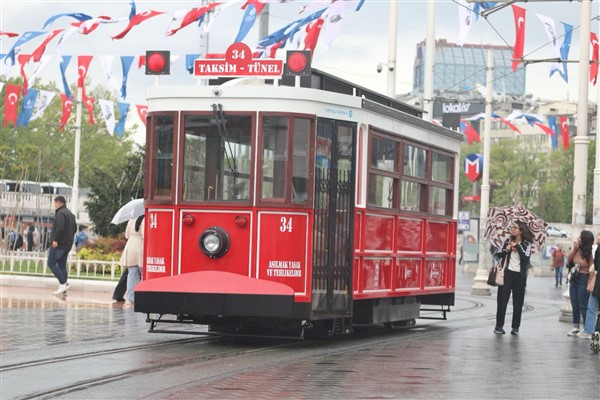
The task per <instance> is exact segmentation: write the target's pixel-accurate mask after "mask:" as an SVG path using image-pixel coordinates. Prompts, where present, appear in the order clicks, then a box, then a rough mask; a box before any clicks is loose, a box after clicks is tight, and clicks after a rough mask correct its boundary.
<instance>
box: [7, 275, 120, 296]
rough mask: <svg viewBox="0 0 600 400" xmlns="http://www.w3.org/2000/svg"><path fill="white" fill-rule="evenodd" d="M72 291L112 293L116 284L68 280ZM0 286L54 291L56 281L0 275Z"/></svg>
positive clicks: (51, 278)
mask: <svg viewBox="0 0 600 400" xmlns="http://www.w3.org/2000/svg"><path fill="white" fill-rule="evenodd" d="M69 284H70V285H71V287H72V288H73V290H76V291H79V292H95V293H112V292H113V291H114V290H115V286H117V282H112V281H111V282H106V281H92V280H86V279H70V280H69ZM0 286H14V287H30V288H42V289H56V287H57V286H58V281H57V280H56V278H54V277H48V278H46V277H37V276H20V275H3V274H0Z"/></svg>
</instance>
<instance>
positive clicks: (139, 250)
mask: <svg viewBox="0 0 600 400" xmlns="http://www.w3.org/2000/svg"><path fill="white" fill-rule="evenodd" d="M143 222H144V216H143V215H142V216H140V217H138V218H137V219H130V220H129V222H127V228H125V238H126V239H127V243H126V244H125V249H124V250H123V255H122V256H121V262H120V265H121V267H122V268H125V267H126V268H127V292H126V293H125V300H126V301H125V305H124V307H132V306H133V302H134V290H135V286H136V285H137V284H138V283H139V282H140V280H141V278H142V265H143V255H144V254H143V253H144V223H143Z"/></svg>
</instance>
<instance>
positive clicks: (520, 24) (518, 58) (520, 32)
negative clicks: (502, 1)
mask: <svg viewBox="0 0 600 400" xmlns="http://www.w3.org/2000/svg"><path fill="white" fill-rule="evenodd" d="M511 7H512V9H513V14H514V17H515V46H514V50H513V57H512V58H513V62H512V70H513V72H515V71H516V70H517V67H518V66H519V64H521V62H522V59H523V50H524V48H525V9H524V8H521V7H518V6H515V5H514V4H512V5H511Z"/></svg>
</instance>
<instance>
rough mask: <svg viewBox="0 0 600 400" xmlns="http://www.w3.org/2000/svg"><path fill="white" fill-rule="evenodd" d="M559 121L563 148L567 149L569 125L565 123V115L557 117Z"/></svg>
mask: <svg viewBox="0 0 600 400" xmlns="http://www.w3.org/2000/svg"><path fill="white" fill-rule="evenodd" d="M558 120H559V121H560V131H561V133H562V140H563V148H564V149H565V150H567V149H568V148H569V146H570V144H569V125H568V124H567V117H565V116H562V117H560V118H559V119H558Z"/></svg>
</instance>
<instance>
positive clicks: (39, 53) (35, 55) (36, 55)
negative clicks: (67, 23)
mask: <svg viewBox="0 0 600 400" xmlns="http://www.w3.org/2000/svg"><path fill="white" fill-rule="evenodd" d="M63 30H64V29H56V30H54V31H52V33H51V34H49V35H48V36H46V39H44V41H43V42H42V44H40V45H39V46H38V47H37V48H36V49H35V50H34V51H33V53H31V55H32V56H33V61H35V62H39V61H40V60H41V58H42V56H43V55H44V52H45V51H46V45H47V44H48V43H50V41H51V40H52V39H54V38H55V37H56V35H58V34H59V33H61V32H62V31H63Z"/></svg>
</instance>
